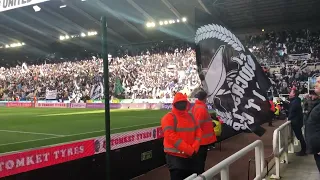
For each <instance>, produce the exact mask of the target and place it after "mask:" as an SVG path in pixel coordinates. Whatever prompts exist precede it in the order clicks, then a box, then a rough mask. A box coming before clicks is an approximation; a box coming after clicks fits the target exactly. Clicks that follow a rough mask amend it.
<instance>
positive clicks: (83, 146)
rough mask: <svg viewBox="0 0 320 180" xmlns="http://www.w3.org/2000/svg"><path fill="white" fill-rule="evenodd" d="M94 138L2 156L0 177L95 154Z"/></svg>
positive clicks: (0, 159)
mask: <svg viewBox="0 0 320 180" xmlns="http://www.w3.org/2000/svg"><path fill="white" fill-rule="evenodd" d="M93 147H94V140H93V139H90V140H85V141H80V142H74V143H68V144H63V145H57V146H52V147H44V148H40V149H36V150H30V151H25V152H19V153H14V154H8V155H2V156H0V178H2V177H6V176H11V175H14V174H18V173H22V172H27V171H31V170H34V169H39V168H43V167H47V166H52V165H55V164H60V163H64V162H67V161H72V160H76V159H79V158H84V157H88V156H92V155H94V153H95V152H94V148H93Z"/></svg>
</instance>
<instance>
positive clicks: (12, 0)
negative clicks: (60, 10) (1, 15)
mask: <svg viewBox="0 0 320 180" xmlns="http://www.w3.org/2000/svg"><path fill="white" fill-rule="evenodd" d="M46 1H49V0H0V12H3V11H8V10H11V9H16V8H20V7H24V6H30V5H34V4H39V3H42V2H46Z"/></svg>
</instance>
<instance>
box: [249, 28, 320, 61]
mask: <svg viewBox="0 0 320 180" xmlns="http://www.w3.org/2000/svg"><path fill="white" fill-rule="evenodd" d="M245 42H246V45H247V47H249V49H250V50H251V51H252V52H253V53H254V54H255V55H256V57H257V58H258V59H260V60H263V61H265V62H267V63H268V64H278V65H279V64H281V63H283V62H287V63H288V61H290V60H292V59H290V56H288V55H290V54H304V53H307V54H310V57H309V58H308V59H307V60H308V61H309V62H316V61H317V60H318V59H319V57H320V54H319V53H320V51H319V50H320V31H310V30H307V29H302V30H287V31H279V32H273V31H272V32H268V33H265V32H263V33H261V34H260V35H253V36H248V37H246V41H245ZM290 63H291V62H290Z"/></svg>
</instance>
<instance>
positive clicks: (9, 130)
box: [0, 129, 63, 137]
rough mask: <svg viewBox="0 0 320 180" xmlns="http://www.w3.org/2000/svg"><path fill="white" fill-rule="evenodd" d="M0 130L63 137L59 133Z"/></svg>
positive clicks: (0, 130) (1, 130)
mask: <svg viewBox="0 0 320 180" xmlns="http://www.w3.org/2000/svg"><path fill="white" fill-rule="evenodd" d="M0 132H7V133H19V134H35V135H45V136H55V137H63V135H59V134H48V133H38V132H27V131H11V130H3V129H0Z"/></svg>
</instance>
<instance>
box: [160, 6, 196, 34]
mask: <svg viewBox="0 0 320 180" xmlns="http://www.w3.org/2000/svg"><path fill="white" fill-rule="evenodd" d="M161 1H162V2H163V4H165V5H166V6H167V7H168V8H169V9H170V11H171V12H172V13H173V14H174V15H176V16H177V18H179V19H181V18H182V16H181V14H180V13H179V12H178V11H177V9H176V8H175V7H174V6H173V5H172V4H171V3H170V2H169V1H168V0H161ZM186 25H187V27H188V29H189V30H190V31H191V32H192V33H195V30H194V29H193V28H192V27H191V26H190V25H189V24H188V23H186Z"/></svg>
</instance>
